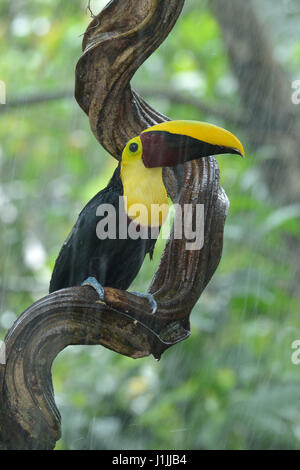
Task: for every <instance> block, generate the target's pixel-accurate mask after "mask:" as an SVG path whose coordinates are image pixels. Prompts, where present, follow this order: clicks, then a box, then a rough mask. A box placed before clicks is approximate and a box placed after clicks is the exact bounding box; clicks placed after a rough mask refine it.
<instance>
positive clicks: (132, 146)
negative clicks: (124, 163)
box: [129, 142, 139, 153]
mask: <svg viewBox="0 0 300 470" xmlns="http://www.w3.org/2000/svg"><path fill="white" fill-rule="evenodd" d="M138 149H139V145H138V144H137V143H136V142H132V144H130V145H129V150H130V152H132V153H135V152H137V151H138Z"/></svg>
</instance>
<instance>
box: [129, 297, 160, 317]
mask: <svg viewBox="0 0 300 470" xmlns="http://www.w3.org/2000/svg"><path fill="white" fill-rule="evenodd" d="M131 294H135V295H137V296H138V297H144V298H145V299H147V300H148V301H149V302H150V304H151V307H152V312H151V313H152V315H154V314H155V313H156V310H157V303H156V300H155V298H154V297H153V295H152V294H140V293H139V292H131Z"/></svg>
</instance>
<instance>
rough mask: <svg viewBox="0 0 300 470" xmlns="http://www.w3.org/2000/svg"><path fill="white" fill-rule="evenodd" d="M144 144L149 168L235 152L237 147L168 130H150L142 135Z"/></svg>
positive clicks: (144, 155)
mask: <svg viewBox="0 0 300 470" xmlns="http://www.w3.org/2000/svg"><path fill="white" fill-rule="evenodd" d="M140 138H141V141H142V145H143V157H142V158H143V162H144V165H145V167H147V168H156V167H164V166H175V165H178V164H180V163H185V162H189V161H191V160H195V159H197V158H203V157H209V156H210V155H220V154H224V153H235V154H238V155H240V152H239V151H238V150H237V149H232V148H229V147H223V146H220V145H212V144H208V143H207V142H204V141H201V140H198V139H194V138H193V137H189V136H186V135H181V134H172V133H171V132H166V131H149V132H144V133H142V134H141V135H140Z"/></svg>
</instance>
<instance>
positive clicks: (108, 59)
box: [0, 0, 228, 449]
mask: <svg viewBox="0 0 300 470" xmlns="http://www.w3.org/2000/svg"><path fill="white" fill-rule="evenodd" d="M183 3H184V0H139V1H138V2H137V1H135V0H113V1H112V2H110V3H109V5H108V6H107V7H106V8H105V9H104V10H103V12H101V13H100V14H99V15H97V16H96V17H95V18H94V20H93V21H92V22H91V24H90V26H89V28H88V29H87V32H86V34H85V36H84V40H83V49H84V52H83V55H82V57H81V59H80V60H79V62H78V65H77V69H76V92H75V95H76V99H77V101H78V103H79V104H80V106H81V107H82V109H83V110H84V111H85V113H86V114H87V115H88V116H89V119H90V124H91V129H92V130H93V132H94V134H95V136H96V138H97V139H98V141H99V142H100V143H101V145H103V146H104V147H105V148H106V149H107V150H108V151H109V152H110V153H111V154H112V155H113V156H114V157H115V158H120V154H121V150H122V148H123V147H124V145H125V143H126V142H127V141H128V140H129V138H131V137H133V136H134V135H137V134H139V133H140V131H141V130H143V129H145V128H146V127H148V126H150V125H153V124H155V123H158V122H161V121H165V120H167V119H168V118H167V117H165V116H163V115H162V114H160V113H159V112H157V111H155V110H154V109H153V108H151V107H150V106H149V105H148V104H147V103H146V102H145V101H144V100H143V99H142V98H141V97H140V96H139V95H138V94H137V93H136V92H134V91H132V90H131V87H130V80H131V77H132V75H133V74H134V72H135V71H136V69H137V68H138V67H139V66H140V64H141V63H142V62H143V61H144V60H145V59H146V58H147V57H148V56H149V55H150V54H151V53H152V52H153V51H154V50H155V49H156V48H157V47H158V45H159V44H160V43H161V42H162V41H163V40H164V39H165V38H166V36H167V35H168V33H169V31H170V30H171V29H172V27H173V26H174V24H175V21H176V19H177V17H178V16H179V14H180V12H181V9H182V6H183ZM133 13H134V14H133ZM164 178H165V183H166V186H167V190H168V192H169V194H170V196H171V197H172V199H173V200H174V201H178V202H179V204H180V205H181V206H182V207H184V204H191V205H192V207H193V221H194V222H195V217H196V206H197V204H204V206H205V227H204V236H205V239H204V246H203V248H202V250H195V251H187V250H186V242H187V240H186V239H185V237H184V236H183V238H182V239H180V240H175V239H174V233H173V231H172V233H171V236H170V240H169V242H168V243H167V245H166V248H165V251H164V253H163V256H162V259H161V262H160V265H159V268H158V270H157V272H156V274H155V276H154V279H153V281H152V283H151V286H150V288H149V292H151V293H153V295H154V297H155V299H156V301H157V306H158V308H157V312H156V313H155V314H152V309H151V308H150V305H149V304H148V301H147V299H145V298H141V297H139V296H136V295H135V294H134V293H129V292H124V291H119V290H117V289H111V288H105V295H104V301H100V302H99V301H98V300H97V299H98V297H97V295H96V293H95V292H94V291H93V289H91V288H90V287H74V288H70V289H64V290H61V291H58V292H56V293H53V294H51V295H49V296H47V297H45V298H44V299H41V300H39V301H38V302H36V303H35V304H33V305H32V306H31V307H29V308H28V309H27V310H26V311H25V312H24V313H23V314H22V315H21V316H20V318H19V319H18V320H17V321H16V322H15V324H14V325H13V327H12V328H11V330H10V331H9V333H8V335H7V337H6V340H5V342H6V349H7V363H6V365H5V366H0V401H1V403H0V409H1V415H0V442H1V444H0V445H1V446H2V448H7V449H12V448H18V449H20V448H27V449H49V448H53V446H54V445H55V442H56V440H57V439H58V438H59V436H60V416H59V413H58V410H57V408H56V406H55V402H54V396H53V387H52V380H51V365H52V362H53V360H54V358H55V357H56V355H57V354H58V353H59V351H61V350H62V349H63V348H65V347H66V346H67V345H70V344H92V345H95V344H101V345H103V346H105V347H107V348H109V349H112V350H114V351H116V352H118V353H120V354H124V355H127V356H130V357H133V358H138V357H143V356H147V355H149V354H153V355H154V356H155V357H156V358H159V357H160V356H161V354H162V353H163V352H164V351H165V350H166V349H167V348H168V347H170V346H172V345H174V344H176V343H177V342H178V341H182V340H183V339H185V338H187V337H188V336H189V334H190V330H189V316H190V313H191V310H192V308H193V306H194V305H195V303H196V301H197V300H198V298H199V296H200V295H201V292H202V291H203V289H204V288H205V287H206V285H207V283H208V282H209V280H210V279H211V276H212V275H213V273H214V271H215V269H216V267H217V265H218V263H219V260H220V257H221V252H222V240H223V227H224V222H225V217H226V213H227V209H228V200H227V197H226V195H225V193H224V191H223V190H222V188H221V187H220V185H219V170H218V166H217V163H216V160H215V158H213V157H210V158H208V159H201V160H199V161H193V162H190V163H187V164H185V165H184V166H178V168H177V170H176V171H170V170H169V171H165V173H164Z"/></svg>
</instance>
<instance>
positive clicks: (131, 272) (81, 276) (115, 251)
mask: <svg viewBox="0 0 300 470" xmlns="http://www.w3.org/2000/svg"><path fill="white" fill-rule="evenodd" d="M122 195H123V185H122V181H121V178H120V164H119V166H118V167H117V169H116V170H115V172H114V174H113V176H112V178H111V180H110V182H109V184H108V186H107V187H106V188H105V189H103V190H102V191H100V192H99V193H98V194H96V196H94V197H93V199H91V201H90V202H89V203H88V204H87V205H86V206H85V207H84V209H83V210H82V211H81V213H80V214H79V217H78V219H77V222H76V224H75V225H74V227H73V230H72V231H71V233H70V235H69V236H68V238H67V239H66V241H65V243H64V244H63V246H62V248H61V250H60V253H59V255H58V258H57V260H56V263H55V267H54V270H53V274H52V278H51V282H50V289H49V292H50V293H51V292H54V291H56V290H59V289H63V288H65V287H71V286H78V285H80V284H81V283H82V282H83V281H84V280H85V279H87V278H89V277H94V278H96V279H97V281H98V282H99V283H100V284H101V285H102V286H105V287H114V288H117V289H123V290H126V289H127V288H128V287H129V286H130V284H131V283H132V281H133V280H134V278H135V277H136V276H137V274H138V272H139V270H140V268H141V265H142V263H143V261H144V258H145V256H146V255H147V253H149V255H150V257H152V253H153V250H154V246H155V243H156V238H154V239H151V238H150V235H151V234H150V231H149V238H148V239H141V238H138V239H136V240H133V239H130V238H127V239H119V238H118V233H119V220H118V212H119V197H120V196H122ZM101 204H111V205H113V206H114V207H115V209H116V214H117V218H116V222H117V227H116V234H117V238H116V239H113V240H112V239H108V238H107V239H105V240H100V239H99V238H98V237H97V234H96V227H97V224H98V223H99V221H100V220H101V216H97V215H96V210H97V208H98V207H99V206H100V205H101ZM130 222H131V221H130V219H127V223H128V224H129V223H130ZM157 234H158V233H157Z"/></svg>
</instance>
